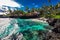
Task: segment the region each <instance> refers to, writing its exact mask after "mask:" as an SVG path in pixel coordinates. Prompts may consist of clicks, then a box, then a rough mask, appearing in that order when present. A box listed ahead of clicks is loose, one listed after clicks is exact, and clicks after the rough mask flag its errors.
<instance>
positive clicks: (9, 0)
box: [0, 0, 24, 8]
mask: <svg viewBox="0 0 60 40" xmlns="http://www.w3.org/2000/svg"><path fill="white" fill-rule="evenodd" d="M3 5H5V6H9V7H19V8H21V7H24V6H22V5H21V4H18V3H17V2H15V1H13V0H0V7H1V6H3Z"/></svg>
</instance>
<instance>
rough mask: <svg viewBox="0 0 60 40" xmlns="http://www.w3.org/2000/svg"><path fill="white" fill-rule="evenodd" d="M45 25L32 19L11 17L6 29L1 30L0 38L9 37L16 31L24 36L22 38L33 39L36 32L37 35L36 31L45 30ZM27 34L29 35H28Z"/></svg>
mask: <svg viewBox="0 0 60 40" xmlns="http://www.w3.org/2000/svg"><path fill="white" fill-rule="evenodd" d="M46 26H49V25H48V24H44V23H40V22H35V21H32V19H19V18H17V19H13V20H11V21H10V23H9V25H8V26H7V28H6V29H5V30H4V31H3V32H0V38H4V37H7V36H8V37H9V36H10V35H12V34H15V35H16V34H17V33H22V34H23V37H24V38H25V39H24V40H35V39H34V38H35V35H36V34H37V35H38V31H46V28H45V27H46ZM31 34H32V35H31ZM28 35H31V36H29V37H28ZM31 37H32V38H31ZM29 38H30V39H29ZM36 38H37V36H36Z"/></svg>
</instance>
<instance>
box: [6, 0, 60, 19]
mask: <svg viewBox="0 0 60 40" xmlns="http://www.w3.org/2000/svg"><path fill="white" fill-rule="evenodd" d="M48 2H49V3H50V6H46V5H44V6H42V7H41V8H32V9H29V7H26V9H25V11H23V10H14V11H13V12H12V11H11V10H10V9H9V14H7V15H8V16H27V17H28V16H34V15H38V16H39V17H45V18H56V19H59V18H60V3H58V4H56V5H55V6H53V5H52V4H51V2H50V0H48Z"/></svg>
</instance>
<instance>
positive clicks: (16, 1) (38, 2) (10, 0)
mask: <svg viewBox="0 0 60 40" xmlns="http://www.w3.org/2000/svg"><path fill="white" fill-rule="evenodd" d="M59 1H60V0H51V2H50V3H51V4H52V5H56V4H57V3H58V2H59ZM50 3H49V2H48V0H0V8H1V7H2V6H3V5H4V6H9V7H17V8H19V9H24V8H25V7H29V8H33V7H34V8H40V7H42V6H43V5H44V4H45V5H47V6H48V5H49V4H50Z"/></svg>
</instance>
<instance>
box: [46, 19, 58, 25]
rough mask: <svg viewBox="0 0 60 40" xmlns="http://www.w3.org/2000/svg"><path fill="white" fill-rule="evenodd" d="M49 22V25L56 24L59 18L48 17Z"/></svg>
mask: <svg viewBox="0 0 60 40" xmlns="http://www.w3.org/2000/svg"><path fill="white" fill-rule="evenodd" d="M47 22H48V23H49V25H51V26H54V25H55V23H56V22H57V19H53V18H52V19H48V20H47Z"/></svg>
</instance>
